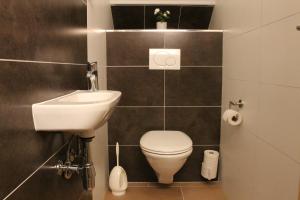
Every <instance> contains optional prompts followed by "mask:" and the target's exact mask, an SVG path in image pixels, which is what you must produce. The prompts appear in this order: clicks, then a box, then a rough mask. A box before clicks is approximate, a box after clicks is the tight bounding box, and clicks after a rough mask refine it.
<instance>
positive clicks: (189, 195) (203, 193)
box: [182, 185, 225, 200]
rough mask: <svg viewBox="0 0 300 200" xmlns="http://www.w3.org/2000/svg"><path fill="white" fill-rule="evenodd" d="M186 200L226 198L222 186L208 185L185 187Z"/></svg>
mask: <svg viewBox="0 0 300 200" xmlns="http://www.w3.org/2000/svg"><path fill="white" fill-rule="evenodd" d="M182 192H183V197H184V200H199V199H203V200H225V197H224V194H223V192H222V190H221V187H220V186H218V185H217V186H216V185H207V186H205V187H201V188H198V187H183V188H182Z"/></svg>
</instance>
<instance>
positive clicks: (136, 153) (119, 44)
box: [107, 31, 222, 182]
mask: <svg viewBox="0 0 300 200" xmlns="http://www.w3.org/2000/svg"><path fill="white" fill-rule="evenodd" d="M149 48H179V49H181V53H182V55H181V59H182V63H181V64H182V66H181V67H182V68H181V70H179V71H163V70H149V69H148V62H149V59H148V54H149ZM107 54H108V55H107V56H108V69H107V78H108V89H112V90H119V91H121V92H122V98H121V101H120V104H119V106H118V107H117V109H116V110H115V112H114V114H113V116H112V118H111V119H110V121H109V127H108V131H109V134H108V135H109V160H110V169H111V168H112V167H113V166H114V165H115V153H114V151H115V146H114V145H115V143H116V142H119V143H120V145H121V147H120V149H121V150H120V151H121V153H120V155H121V161H120V162H121V165H122V166H123V167H124V168H125V170H126V171H127V173H128V178H129V181H152V182H154V181H156V176H155V173H154V172H153V170H152V169H151V167H150V166H149V164H148V163H147V161H146V159H145V157H144V155H143V154H142V152H141V150H140V148H139V140H140V138H141V136H142V135H143V134H144V133H145V132H147V131H150V130H179V131H183V132H185V133H186V134H188V135H189V136H190V137H191V138H192V140H193V144H194V151H193V153H192V155H191V157H190V158H189V160H188V161H187V163H186V164H185V166H184V167H183V169H182V170H181V171H180V172H179V173H178V174H176V176H175V181H201V180H203V179H202V178H201V176H200V166H201V162H202V158H203V151H204V150H206V149H216V150H218V149H219V136H220V111H221V108H220V104H221V87H222V33H220V32H200V31H195V32H134V31H133V32H108V33H107Z"/></svg>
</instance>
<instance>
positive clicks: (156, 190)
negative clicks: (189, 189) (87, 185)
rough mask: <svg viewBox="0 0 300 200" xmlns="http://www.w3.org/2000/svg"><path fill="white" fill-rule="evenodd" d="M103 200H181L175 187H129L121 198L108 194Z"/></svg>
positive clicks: (178, 190) (179, 193)
mask: <svg viewBox="0 0 300 200" xmlns="http://www.w3.org/2000/svg"><path fill="white" fill-rule="evenodd" d="M105 200H183V198H182V195H181V191H180V188H177V187H130V188H128V190H127V193H126V194H125V195H124V196H121V197H115V196H113V195H112V194H111V192H108V193H107V195H106V198H105Z"/></svg>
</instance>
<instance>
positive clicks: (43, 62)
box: [0, 59, 86, 66]
mask: <svg viewBox="0 0 300 200" xmlns="http://www.w3.org/2000/svg"><path fill="white" fill-rule="evenodd" d="M0 61H5V62H25V63H40V64H57V65H78V66H86V64H80V63H64V62H50V61H41V60H36V61H35V60H17V59H0Z"/></svg>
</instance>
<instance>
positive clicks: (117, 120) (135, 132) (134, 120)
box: [108, 107, 164, 145]
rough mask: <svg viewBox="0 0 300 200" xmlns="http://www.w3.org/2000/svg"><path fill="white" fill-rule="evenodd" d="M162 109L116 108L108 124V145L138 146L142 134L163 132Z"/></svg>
mask: <svg viewBox="0 0 300 200" xmlns="http://www.w3.org/2000/svg"><path fill="white" fill-rule="evenodd" d="M163 127H164V109H163V108H162V107H160V108H154V107H144V108H128V107H127V108H123V107H122V108H120V107H118V108H116V110H115V111H114V113H113V115H112V117H111V118H110V120H109V124H108V131H109V134H108V138H109V139H108V143H109V144H111V145H114V144H116V142H119V143H120V144H121V145H139V144H140V142H139V141H140V139H141V137H142V135H143V134H144V133H146V132H147V131H151V130H163Z"/></svg>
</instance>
